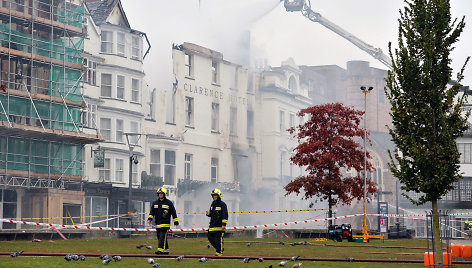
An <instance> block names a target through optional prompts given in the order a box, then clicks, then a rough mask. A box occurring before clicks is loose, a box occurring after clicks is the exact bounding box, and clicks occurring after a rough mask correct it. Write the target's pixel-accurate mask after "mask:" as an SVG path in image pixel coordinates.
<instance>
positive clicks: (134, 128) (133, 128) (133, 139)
mask: <svg viewBox="0 0 472 268" xmlns="http://www.w3.org/2000/svg"><path fill="white" fill-rule="evenodd" d="M129 124H130V125H129V131H130V132H131V133H140V130H139V123H138V122H130V123H129ZM139 138H140V137H139V135H131V136H129V142H130V143H131V144H137V143H138V141H139Z"/></svg>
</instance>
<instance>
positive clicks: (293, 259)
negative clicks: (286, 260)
mask: <svg viewBox="0 0 472 268" xmlns="http://www.w3.org/2000/svg"><path fill="white" fill-rule="evenodd" d="M299 257H300V256H293V257H291V258H290V260H291V261H296V260H297V259H298V258H299Z"/></svg>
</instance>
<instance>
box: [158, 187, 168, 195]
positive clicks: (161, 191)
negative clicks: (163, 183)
mask: <svg viewBox="0 0 472 268" xmlns="http://www.w3.org/2000/svg"><path fill="white" fill-rule="evenodd" d="M160 193H163V194H164V197H166V196H167V190H166V188H164V187H160V188H159V189H157V196H159V194H160Z"/></svg>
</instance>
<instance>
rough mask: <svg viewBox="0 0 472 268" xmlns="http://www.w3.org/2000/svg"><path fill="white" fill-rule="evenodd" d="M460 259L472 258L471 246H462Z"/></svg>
mask: <svg viewBox="0 0 472 268" xmlns="http://www.w3.org/2000/svg"><path fill="white" fill-rule="evenodd" d="M462 257H464V258H472V245H463V246H462Z"/></svg>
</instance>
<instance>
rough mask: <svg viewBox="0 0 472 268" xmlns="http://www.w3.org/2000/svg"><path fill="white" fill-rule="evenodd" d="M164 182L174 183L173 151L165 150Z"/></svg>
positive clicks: (167, 183) (166, 183)
mask: <svg viewBox="0 0 472 268" xmlns="http://www.w3.org/2000/svg"><path fill="white" fill-rule="evenodd" d="M164 158H165V159H164V160H165V168H164V184H165V185H174V184H175V151H168V150H166V151H165V156H164Z"/></svg>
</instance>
